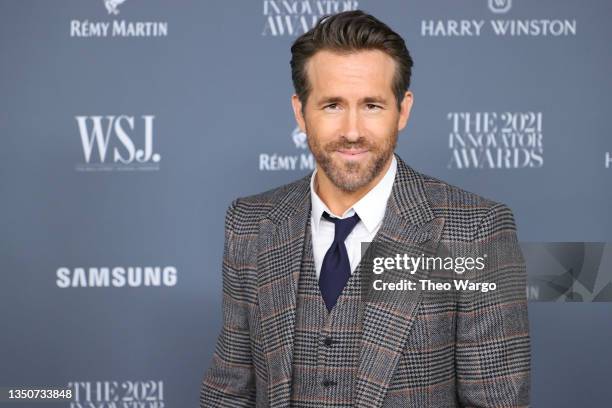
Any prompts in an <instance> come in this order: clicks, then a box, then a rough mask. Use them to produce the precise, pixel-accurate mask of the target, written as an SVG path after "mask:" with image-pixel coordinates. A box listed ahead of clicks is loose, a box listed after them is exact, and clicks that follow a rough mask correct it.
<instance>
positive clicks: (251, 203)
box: [230, 174, 310, 227]
mask: <svg viewBox="0 0 612 408" xmlns="http://www.w3.org/2000/svg"><path fill="white" fill-rule="evenodd" d="M309 186H310V174H309V175H307V176H305V177H303V178H301V179H298V180H295V181H293V182H291V183H287V184H284V185H281V186H278V187H275V188H272V189H269V190H266V191H263V192H261V193H257V194H252V195H248V196H242V197H238V198H236V199H235V200H233V201H232V204H231V205H230V211H231V212H232V216H233V224H234V225H240V226H242V227H248V226H249V225H250V226H253V227H254V226H256V225H258V224H259V222H260V221H261V220H262V219H263V218H265V217H266V216H267V215H268V214H269V213H270V211H272V210H273V209H274V208H275V207H277V206H278V205H280V204H281V203H282V202H283V201H285V200H286V199H287V198H288V197H290V196H291V195H292V194H294V193H295V192H297V191H301V192H302V193H303V192H304V189H307V188H309Z"/></svg>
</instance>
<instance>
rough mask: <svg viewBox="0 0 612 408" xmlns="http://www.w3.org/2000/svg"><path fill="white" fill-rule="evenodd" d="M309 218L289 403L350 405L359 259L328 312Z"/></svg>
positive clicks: (297, 406) (298, 406)
mask: <svg viewBox="0 0 612 408" xmlns="http://www.w3.org/2000/svg"><path fill="white" fill-rule="evenodd" d="M311 239H312V235H311V229H310V222H309V223H308V224H307V226H306V231H305V239H304V256H303V258H302V265H301V269H300V277H299V280H298V291H297V309H296V321H295V340H294V349H293V376H292V390H291V407H293V408H310V407H352V406H354V405H353V404H354V402H353V393H354V390H355V380H356V375H357V369H358V368H359V340H360V337H361V318H362V310H361V306H362V303H361V296H360V285H361V276H362V273H361V269H362V268H361V266H362V265H361V264H360V265H359V266H358V267H357V268H356V269H355V271H354V272H353V273H352V275H351V277H350V278H349V280H348V282H347V283H346V286H345V287H344V289H343V291H342V293H341V294H340V297H339V298H338V302H337V303H336V305H335V306H334V308H333V309H332V310H331V312H328V311H327V308H326V307H325V303H324V302H323V297H322V295H321V290H320V289H319V285H318V281H317V276H316V273H315V265H314V259H313V255H312V241H311Z"/></svg>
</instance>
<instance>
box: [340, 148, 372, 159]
mask: <svg viewBox="0 0 612 408" xmlns="http://www.w3.org/2000/svg"><path fill="white" fill-rule="evenodd" d="M368 151H369V150H368V149H339V150H336V152H338V153H340V155H341V156H343V157H345V158H349V159H358V158H361V157H363V156H365V154H366V153H367V152H368Z"/></svg>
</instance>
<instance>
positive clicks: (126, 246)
mask: <svg viewBox="0 0 612 408" xmlns="http://www.w3.org/2000/svg"><path fill="white" fill-rule="evenodd" d="M119 3H122V4H119ZM354 8H361V9H364V10H366V11H368V12H371V13H372V14H374V15H376V16H377V17H379V18H380V19H381V20H383V21H385V22H387V23H388V24H389V25H390V26H391V27H392V28H394V29H395V30H396V31H398V32H399V33H400V34H402V35H403V36H404V38H405V39H406V42H407V45H408V48H409V49H410V51H411V53H412V55H413V58H414V60H415V67H414V73H413V86H412V90H413V92H414V94H415V105H414V108H413V111H412V115H411V119H410V122H409V124H408V126H407V128H406V129H405V130H404V132H402V134H401V135H400V141H399V145H398V150H397V151H398V153H399V154H400V155H401V156H402V157H403V158H404V159H405V160H406V161H407V162H408V163H409V164H410V165H412V166H413V167H414V168H416V169H417V170H420V171H421V172H424V173H426V174H429V175H432V176H435V177H438V178H441V179H443V180H446V181H448V182H451V183H453V184H456V185H458V186H460V187H462V188H465V189H467V190H470V191H473V192H476V193H478V194H481V195H483V196H486V197H489V198H492V199H494V200H496V201H501V202H504V203H506V204H508V205H509V206H510V207H511V208H512V210H513V211H514V214H515V217H516V221H517V224H518V231H519V239H520V240H521V241H522V242H525V243H526V242H533V243H536V244H541V245H547V244H546V243H550V242H585V241H586V242H602V243H605V242H612V235H611V232H610V231H612V220H611V217H610V215H609V214H610V213H609V207H610V202H611V201H612V189H611V188H610V187H611V186H612V184H611V177H612V140H610V134H611V129H612V127H611V125H610V121H609V115H610V103H609V95H610V94H611V92H612V79H611V77H610V71H611V70H610V68H611V66H612V52H611V51H612V49H611V48H610V40H611V39H612V38H611V37H612V36H611V34H612V26H611V25H610V24H609V20H610V18H611V17H612V2H610V1H606V0H591V1H588V2H580V1H578V0H564V1H561V0H529V1H527V0H514V1H512V2H511V1H508V0H395V1H392V0H385V1H374V0H358V1H357V0H354V1H353V0H351V1H348V0H337V1H336V0H321V1H315V0H299V1H296V0H287V1H280V0H234V1H206V0H201V1H186V0H181V1H161V0H128V1H125V2H122V1H121V0H109V1H106V2H105V1H104V0H63V1H44V0H39V1H23V0H21V1H19V0H3V1H1V2H0V135H1V137H2V139H1V142H2V148H0V203H1V204H0V205H1V206H2V207H1V208H0V217H1V218H0V239H1V245H0V267H1V268H2V277H3V279H2V284H1V285H0V313H1V315H0V323H1V328H0V333H1V335H0V387H3V386H4V387H9V386H21V387H34V386H39V387H40V386H55V387H69V388H71V389H72V390H73V391H74V392H75V393H76V392H78V397H77V398H76V399H75V400H74V399H73V401H72V402H67V401H64V402H61V403H59V402H58V403H52V404H49V406H53V405H55V406H62V407H67V406H70V407H73V408H77V407H78V408H80V407H85V406H87V407H91V406H95V407H112V406H139V407H188V406H197V400H198V393H199V387H200V382H201V379H202V376H203V374H204V372H205V370H206V368H207V367H208V364H209V361H210V358H211V355H212V352H213V349H214V345H215V341H216V337H217V334H218V331H219V328H220V324H221V321H220V318H221V310H220V307H221V273H220V272H221V255H222V244H223V217H224V214H225V209H226V208H227V205H228V204H229V203H230V201H231V200H232V199H233V198H235V197H237V196H244V195H249V194H253V193H257V192H260V191H263V190H267V189H270V188H272V187H275V186H278V185H280V184H284V183H287V182H290V181H292V180H295V179H297V178H300V177H302V176H303V175H305V174H307V173H308V172H309V171H310V169H311V167H310V165H311V164H312V161H311V158H310V157H309V154H308V151H307V150H306V149H305V148H304V145H303V135H300V134H299V132H296V131H295V129H296V125H295V121H294V119H293V116H292V111H291V108H290V103H289V102H290V96H291V93H292V85H291V80H290V78H291V77H290V71H289V59H290V52H289V48H290V45H291V43H292V41H293V40H294V39H295V36H296V35H299V34H301V33H302V32H303V29H304V27H305V28H309V27H310V26H312V22H313V21H314V20H316V18H317V17H318V16H320V15H321V13H322V12H323V13H325V12H328V11H332V12H336V11H342V10H345V9H354ZM292 163H293V164H294V165H295V167H293V168H292ZM562 256H563V255H561V257H562ZM570 263H571V262H570ZM564 265H565V264H563V263H562V262H561V266H560V268H561V269H563V268H564ZM566 269H567V268H566ZM570 269H571V268H570ZM606 271H607V272H609V270H608V268H606ZM533 273H535V271H534V268H530V269H529V274H530V275H532V274H533ZM600 287H601V286H600ZM593 290H594V289H593V288H592V287H591V288H590V289H589V291H590V292H593ZM587 297H588V296H587ZM530 299H531V300H532V301H533V302H530V309H529V313H530V324H531V333H532V342H533V343H532V344H533V363H532V368H533V406H535V407H574V406H581V407H603V406H609V405H610V400H612V388H611V387H610V378H611V377H612V351H611V349H610V344H611V343H610V341H611V340H612V310H611V305H612V303H609V302H589V301H587V302H579V303H575V302H572V303H569V302H564V301H563V297H562V296H561V297H559V298H554V299H548V298H547V299H544V298H538V295H537V291H536V292H534V293H533V294H532V296H531V297H530ZM538 300H540V302H538ZM542 300H560V301H555V302H552V301H543V302H542ZM586 300H588V299H586ZM120 404H126V405H120ZM130 404H131V405H130Z"/></svg>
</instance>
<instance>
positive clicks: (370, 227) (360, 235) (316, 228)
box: [310, 155, 397, 279]
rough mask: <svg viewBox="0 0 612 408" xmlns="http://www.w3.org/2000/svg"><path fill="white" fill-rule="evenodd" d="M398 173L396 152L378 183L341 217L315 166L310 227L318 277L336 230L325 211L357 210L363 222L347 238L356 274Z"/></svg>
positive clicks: (333, 215)
mask: <svg viewBox="0 0 612 408" xmlns="http://www.w3.org/2000/svg"><path fill="white" fill-rule="evenodd" d="M396 172H397V160H396V159H395V155H393V159H392V162H391V165H390V166H389V169H388V170H387V172H386V173H385V175H384V176H383V178H382V179H381V180H380V181H379V182H378V184H376V185H375V186H374V187H373V188H372V189H371V190H370V191H368V193H367V194H366V195H365V196H363V197H362V198H361V199H360V200H359V201H357V202H356V203H355V204H353V206H352V207H351V208H349V209H348V210H346V211H345V212H344V214H342V215H341V216H339V215H337V214H334V213H333V212H331V211H330V209H329V208H327V206H326V205H325V203H324V202H323V201H322V200H321V198H319V195H318V194H317V192H316V189H315V176H316V174H317V168H316V167H315V170H314V172H313V173H312V177H311V178H310V199H311V203H312V211H311V215H310V228H311V229H310V230H311V233H312V252H313V254H312V255H313V258H314V263H315V270H316V273H317V279H319V275H320V273H321V265H322V264H323V257H324V256H325V253H326V252H327V250H328V249H329V247H330V246H331V244H332V242H333V241H334V230H335V225H334V223H333V222H331V221H328V220H326V219H325V218H323V212H324V211H326V212H327V213H328V214H329V215H331V216H332V217H336V218H348V217H351V216H353V215H354V214H355V213H357V215H358V216H359V222H358V223H357V225H355V228H353V230H352V231H351V233H350V234H349V235H348V237H347V238H346V240H345V241H344V245H346V251H347V253H348V256H349V263H350V265H351V274H352V273H353V272H355V269H357V265H359V262H360V261H361V243H362V242H372V240H373V239H374V236H375V235H376V233H377V232H378V230H379V229H380V226H381V225H382V221H383V217H384V216H385V209H386V208H387V201H388V200H389V197H390V196H391V189H392V188H393V182H394V180H395V173H396Z"/></svg>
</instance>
